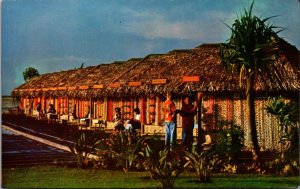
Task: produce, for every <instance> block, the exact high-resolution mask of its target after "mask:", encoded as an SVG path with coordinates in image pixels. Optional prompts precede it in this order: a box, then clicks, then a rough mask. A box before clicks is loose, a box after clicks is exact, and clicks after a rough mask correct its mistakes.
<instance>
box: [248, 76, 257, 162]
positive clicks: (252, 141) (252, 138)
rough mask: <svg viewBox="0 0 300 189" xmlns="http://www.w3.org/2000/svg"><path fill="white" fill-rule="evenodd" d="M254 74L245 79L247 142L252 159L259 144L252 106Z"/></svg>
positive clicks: (255, 157) (253, 107)
mask: <svg viewBox="0 0 300 189" xmlns="http://www.w3.org/2000/svg"><path fill="white" fill-rule="evenodd" d="M253 88H254V75H253V74H252V75H251V76H249V78H248V79H247V91H246V96H247V105H248V123H249V126H248V138H247V142H248V144H249V147H250V148H251V150H252V153H253V159H257V158H258V153H259V145H258V140H257V131H256V121H255V106H254V90H253Z"/></svg>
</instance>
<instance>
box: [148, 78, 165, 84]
mask: <svg viewBox="0 0 300 189" xmlns="http://www.w3.org/2000/svg"><path fill="white" fill-rule="evenodd" d="M151 83H152V84H154V85H156V84H166V83H167V79H152V82H151Z"/></svg>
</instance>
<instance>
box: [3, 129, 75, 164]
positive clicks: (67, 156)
mask: <svg viewBox="0 0 300 189" xmlns="http://www.w3.org/2000/svg"><path fill="white" fill-rule="evenodd" d="M5 128H6V127H5V126H2V168H13V167H20V166H33V165H50V164H51V165H55V164H56V165H58V164H69V163H75V162H76V159H75V157H74V156H73V155H72V154H71V153H70V152H68V151H65V150H61V149H58V148H56V147H52V146H49V145H46V144H43V143H41V142H37V141H36V140H32V139H29V138H27V137H25V136H22V135H20V134H19V133H16V132H13V131H11V130H8V129H5ZM30 136H32V135H30Z"/></svg>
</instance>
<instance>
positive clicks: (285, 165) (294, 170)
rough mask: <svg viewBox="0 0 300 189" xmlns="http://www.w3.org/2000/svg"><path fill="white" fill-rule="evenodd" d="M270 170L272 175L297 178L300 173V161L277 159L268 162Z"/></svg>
mask: <svg viewBox="0 0 300 189" xmlns="http://www.w3.org/2000/svg"><path fill="white" fill-rule="evenodd" d="M267 164H268V166H269V167H268V168H269V169H271V171H272V173H275V174H278V175H282V176H297V175H298V174H299V171H300V166H299V162H298V159H295V160H290V159H282V158H279V159H275V160H273V161H270V162H267Z"/></svg>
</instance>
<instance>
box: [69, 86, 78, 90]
mask: <svg viewBox="0 0 300 189" xmlns="http://www.w3.org/2000/svg"><path fill="white" fill-rule="evenodd" d="M75 89H77V87H68V90H75Z"/></svg>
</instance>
